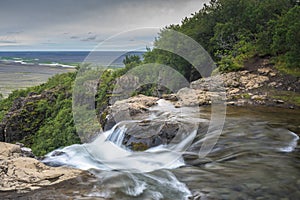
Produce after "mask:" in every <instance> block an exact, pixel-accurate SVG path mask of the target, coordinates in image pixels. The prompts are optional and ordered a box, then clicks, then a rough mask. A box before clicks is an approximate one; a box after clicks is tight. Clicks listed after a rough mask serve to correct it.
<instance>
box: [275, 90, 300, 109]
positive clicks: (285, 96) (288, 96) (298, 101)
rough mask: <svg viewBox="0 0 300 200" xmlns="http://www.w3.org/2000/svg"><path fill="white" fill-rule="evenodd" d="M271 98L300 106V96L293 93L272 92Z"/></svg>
mask: <svg viewBox="0 0 300 200" xmlns="http://www.w3.org/2000/svg"><path fill="white" fill-rule="evenodd" d="M270 96H271V97H272V98H273V99H280V100H283V101H285V102H287V103H290V104H294V105H296V106H300V94H299V93H296V92H292V91H271V92H270Z"/></svg>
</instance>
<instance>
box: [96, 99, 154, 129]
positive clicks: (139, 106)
mask: <svg viewBox="0 0 300 200" xmlns="http://www.w3.org/2000/svg"><path fill="white" fill-rule="evenodd" d="M157 101H158V98H157V97H149V96H145V95H137V96H134V97H131V98H128V99H124V100H119V101H116V102H115V103H114V104H113V105H112V106H109V107H108V108H107V109H106V110H105V111H104V112H103V113H102V114H101V115H102V118H104V119H105V120H103V122H102V123H101V125H102V127H103V129H104V130H109V129H111V128H112V127H113V126H114V125H115V124H116V122H119V121H123V120H128V119H134V118H135V117H136V116H138V115H139V114H143V113H147V112H148V109H149V108H150V107H151V106H153V105H156V104H157Z"/></svg>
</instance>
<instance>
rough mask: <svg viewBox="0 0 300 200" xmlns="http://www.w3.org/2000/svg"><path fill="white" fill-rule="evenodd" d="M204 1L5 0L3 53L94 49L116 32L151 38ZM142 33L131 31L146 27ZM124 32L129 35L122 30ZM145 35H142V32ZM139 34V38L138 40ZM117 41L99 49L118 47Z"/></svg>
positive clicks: (0, 30) (0, 36)
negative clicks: (158, 29) (156, 29)
mask: <svg viewBox="0 0 300 200" xmlns="http://www.w3.org/2000/svg"><path fill="white" fill-rule="evenodd" d="M204 2H205V1H204V0H184V1H183V0H86V1H83V0H51V1H49V0H24V1H23V0H1V1H0V51H9V50H10V51H12V50H92V49H93V48H95V47H96V46H97V45H98V44H99V43H101V42H102V41H105V40H106V39H107V38H109V37H112V36H113V35H116V34H120V33H121V32H123V33H122V34H121V35H123V36H122V37H119V38H118V39H119V40H120V38H122V40H123V43H124V44H126V42H127V43H130V42H133V41H136V40H140V41H141V40H145V41H148V42H149V41H152V40H153V38H154V37H155V36H156V32H157V31H154V29H152V28H149V27H156V28H157V27H158V28H162V27H164V26H166V25H169V24H178V23H180V21H181V19H182V18H184V17H186V16H190V15H191V13H194V12H197V11H198V10H200V8H201V7H202V6H203V3H204ZM143 28H146V29H145V30H143V31H138V32H134V31H133V32H132V31H131V32H127V31H130V30H133V29H143ZM124 32H125V34H124ZM141 34H142V35H141ZM137 38H138V39H137ZM117 43H118V42H117V41H116V40H115V41H114V40H112V41H110V43H109V44H108V43H107V44H106V45H104V46H103V47H102V48H103V49H101V50H114V49H116V50H117V48H119V49H120V48H122V47H118V44H117Z"/></svg>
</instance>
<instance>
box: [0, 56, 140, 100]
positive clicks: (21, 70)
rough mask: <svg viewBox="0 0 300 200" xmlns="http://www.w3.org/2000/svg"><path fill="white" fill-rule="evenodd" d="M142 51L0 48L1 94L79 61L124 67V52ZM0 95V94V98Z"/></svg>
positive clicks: (41, 80)
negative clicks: (8, 49)
mask: <svg viewBox="0 0 300 200" xmlns="http://www.w3.org/2000/svg"><path fill="white" fill-rule="evenodd" d="M143 53H144V52H121V51H114V52H113V51H98V52H92V53H90V52H87V51H82V52H79V51H77V52H70V51H59V52H54V51H49V52H45V51H41V52H38V51H33V52H24V51H23V52H0V94H1V95H3V96H4V97H7V96H8V95H9V94H10V93H11V92H12V91H13V90H16V89H24V88H27V87H31V86H35V85H39V84H41V83H44V82H46V81H47V80H48V78H50V77H52V76H53V75H55V74H60V73H65V72H70V71H74V68H75V67H76V66H77V65H78V64H79V63H82V62H86V63H93V64H96V65H98V66H110V67H114V68H121V67H124V64H123V60H124V58H125V56H126V55H139V56H142V55H143ZM1 95H0V98H1Z"/></svg>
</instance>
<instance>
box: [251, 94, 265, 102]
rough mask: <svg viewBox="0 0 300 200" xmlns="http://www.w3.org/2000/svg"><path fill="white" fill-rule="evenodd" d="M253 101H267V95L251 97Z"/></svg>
mask: <svg viewBox="0 0 300 200" xmlns="http://www.w3.org/2000/svg"><path fill="white" fill-rule="evenodd" d="M251 99H252V100H257V101H262V100H266V96H265V95H253V96H252V97H251Z"/></svg>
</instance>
